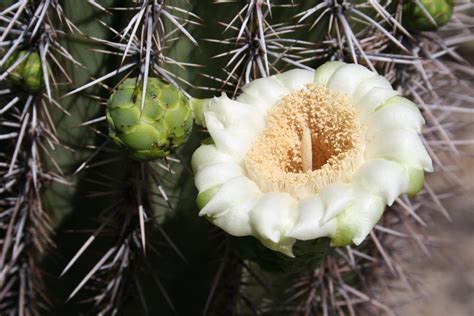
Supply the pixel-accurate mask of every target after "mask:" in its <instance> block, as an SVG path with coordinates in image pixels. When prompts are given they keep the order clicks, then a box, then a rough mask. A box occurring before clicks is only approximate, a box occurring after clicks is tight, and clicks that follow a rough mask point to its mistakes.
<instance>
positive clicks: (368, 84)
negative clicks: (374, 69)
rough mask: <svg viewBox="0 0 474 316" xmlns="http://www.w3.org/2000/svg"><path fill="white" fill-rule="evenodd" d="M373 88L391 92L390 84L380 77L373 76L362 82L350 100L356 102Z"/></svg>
mask: <svg viewBox="0 0 474 316" xmlns="http://www.w3.org/2000/svg"><path fill="white" fill-rule="evenodd" d="M373 88H383V89H388V90H393V89H392V85H391V84H390V82H389V81H388V80H387V79H385V78H384V77H382V76H379V75H377V76H375V77H372V78H369V79H367V80H364V81H362V82H361V83H360V84H359V85H358V86H357V88H356V90H355V91H354V93H353V94H352V100H354V101H358V100H359V99H360V98H362V97H363V96H364V95H365V94H366V93H367V92H369V91H370V90H371V89H373Z"/></svg>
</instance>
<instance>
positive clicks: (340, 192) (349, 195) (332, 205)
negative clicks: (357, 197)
mask: <svg viewBox="0 0 474 316" xmlns="http://www.w3.org/2000/svg"><path fill="white" fill-rule="evenodd" d="M319 196H320V197H321V200H322V201H323V202H324V208H325V211H324V215H323V217H322V219H321V224H325V223H326V222H328V221H330V220H331V219H333V218H334V217H336V216H337V215H338V214H339V213H341V212H342V211H344V209H345V208H346V207H347V206H348V205H349V204H350V203H351V201H352V200H353V199H354V196H353V192H352V186H351V185H349V184H339V183H336V184H330V185H328V186H326V187H324V188H322V189H321V191H320V192H319Z"/></svg>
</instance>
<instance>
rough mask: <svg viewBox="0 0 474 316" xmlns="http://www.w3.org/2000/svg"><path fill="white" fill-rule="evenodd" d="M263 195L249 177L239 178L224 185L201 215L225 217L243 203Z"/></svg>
mask: <svg viewBox="0 0 474 316" xmlns="http://www.w3.org/2000/svg"><path fill="white" fill-rule="evenodd" d="M261 195H262V193H261V191H260V189H259V188H258V186H257V185H256V184H255V182H253V181H251V180H250V179H249V178H247V177H237V178H234V179H231V180H229V181H228V182H226V183H224V184H223V185H222V186H221V187H220V189H219V190H218V191H217V192H216V193H215V194H214V196H213V197H212V198H211V200H210V201H209V202H208V203H207V204H206V205H205V206H204V207H203V208H202V210H201V212H199V215H200V216H202V215H207V216H211V217H218V216H223V215H224V214H226V213H227V212H228V211H229V210H231V209H233V208H235V207H238V206H239V205H240V204H241V203H243V202H245V201H248V200H251V199H254V198H258V197H259V196H261Z"/></svg>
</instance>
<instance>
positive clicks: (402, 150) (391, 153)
mask: <svg viewBox="0 0 474 316" xmlns="http://www.w3.org/2000/svg"><path fill="white" fill-rule="evenodd" d="M364 154H365V157H366V159H376V158H385V159H390V160H395V161H398V162H400V163H401V164H403V165H407V166H412V167H415V168H417V169H424V170H425V171H433V166H432V163H431V158H430V156H429V155H428V153H427V152H426V149H425V147H424V146H423V143H422V142H421V139H420V137H419V136H418V134H417V133H416V132H414V131H411V130H397V129H393V130H387V131H383V132H381V133H378V134H377V135H375V136H374V138H372V139H370V140H369V141H368V142H367V147H366V150H365V153H364Z"/></svg>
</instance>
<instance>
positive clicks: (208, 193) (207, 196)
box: [196, 185, 221, 210]
mask: <svg viewBox="0 0 474 316" xmlns="http://www.w3.org/2000/svg"><path fill="white" fill-rule="evenodd" d="M220 188H221V185H216V186H213V187H212V188H209V189H207V190H205V191H203V192H201V193H199V194H198V196H197V197H196V204H197V206H198V208H199V209H200V210H202V209H203V208H204V206H206V204H207V203H209V201H210V200H211V199H212V198H213V197H214V195H215V194H216V193H217V191H219V189H220Z"/></svg>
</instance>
